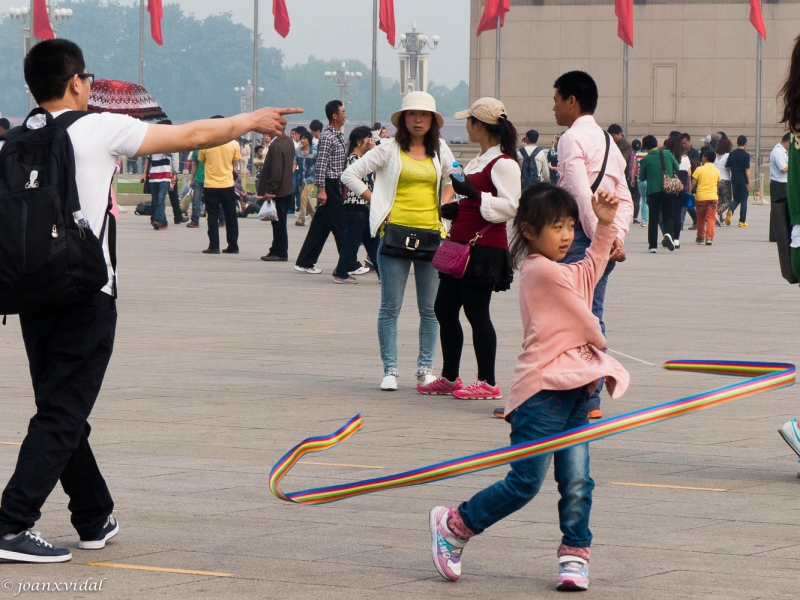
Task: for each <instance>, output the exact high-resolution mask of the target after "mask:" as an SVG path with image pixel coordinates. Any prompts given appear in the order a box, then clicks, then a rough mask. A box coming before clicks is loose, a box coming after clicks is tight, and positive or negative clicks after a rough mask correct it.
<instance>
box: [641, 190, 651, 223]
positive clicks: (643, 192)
mask: <svg viewBox="0 0 800 600" xmlns="http://www.w3.org/2000/svg"><path fill="white" fill-rule="evenodd" d="M639 195H640V196H641V197H642V199H641V207H642V215H641V216H642V221H649V220H650V219H649V218H648V217H649V216H650V207H649V206H647V182H646V181H640V182H639Z"/></svg>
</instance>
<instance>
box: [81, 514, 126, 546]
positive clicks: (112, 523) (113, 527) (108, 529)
mask: <svg viewBox="0 0 800 600" xmlns="http://www.w3.org/2000/svg"><path fill="white" fill-rule="evenodd" d="M118 533H119V521H117V520H116V519H115V518H114V517H108V519H107V520H106V524H105V526H104V527H103V532H102V534H103V537H101V538H100V539H99V540H88V541H85V540H80V541H79V542H78V548H80V549H81V550H101V549H103V548H105V547H106V542H107V541H108V540H110V539H111V538H113V537H114V536H115V535H117V534H118Z"/></svg>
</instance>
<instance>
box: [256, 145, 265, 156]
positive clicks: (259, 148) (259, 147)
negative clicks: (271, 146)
mask: <svg viewBox="0 0 800 600" xmlns="http://www.w3.org/2000/svg"><path fill="white" fill-rule="evenodd" d="M263 149H264V146H263V145H261V144H259V145H258V146H256V149H255V153H256V154H258V151H259V150H263Z"/></svg>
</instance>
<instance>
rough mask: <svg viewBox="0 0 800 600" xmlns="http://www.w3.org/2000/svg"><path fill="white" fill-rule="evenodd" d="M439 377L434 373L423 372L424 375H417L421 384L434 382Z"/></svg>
mask: <svg viewBox="0 0 800 600" xmlns="http://www.w3.org/2000/svg"><path fill="white" fill-rule="evenodd" d="M437 379H439V378H438V377H436V375H434V374H433V373H423V374H422V375H417V381H419V383H420V385H428V384H429V383H433V382H434V381H436V380H437Z"/></svg>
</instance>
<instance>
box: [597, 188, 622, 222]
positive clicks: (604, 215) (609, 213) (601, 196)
mask: <svg viewBox="0 0 800 600" xmlns="http://www.w3.org/2000/svg"><path fill="white" fill-rule="evenodd" d="M618 205H619V200H617V199H616V197H614V194H611V193H610V192H607V191H605V190H598V191H597V195H596V196H595V197H594V198H593V199H592V210H594V214H595V216H597V222H598V223H599V224H600V225H603V226H604V227H610V226H611V223H612V222H613V220H614V215H616V214H617V206H618Z"/></svg>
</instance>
